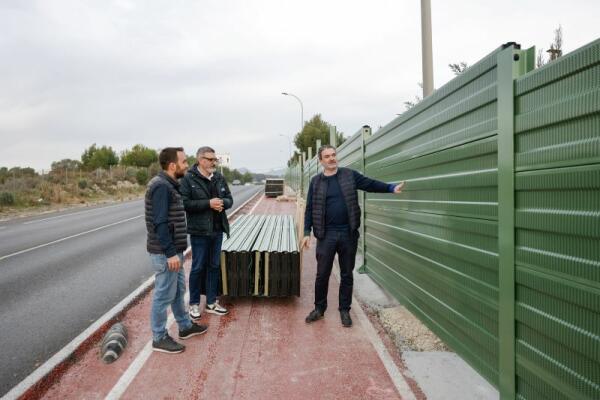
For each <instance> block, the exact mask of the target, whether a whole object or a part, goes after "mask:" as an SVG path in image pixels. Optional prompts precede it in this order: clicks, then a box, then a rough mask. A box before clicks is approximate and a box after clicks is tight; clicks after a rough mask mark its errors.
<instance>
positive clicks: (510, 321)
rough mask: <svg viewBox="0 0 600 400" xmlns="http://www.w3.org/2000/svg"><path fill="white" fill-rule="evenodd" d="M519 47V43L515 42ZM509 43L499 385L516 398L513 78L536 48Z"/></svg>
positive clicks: (501, 137)
mask: <svg viewBox="0 0 600 400" xmlns="http://www.w3.org/2000/svg"><path fill="white" fill-rule="evenodd" d="M517 46H518V45H517ZM517 46H515V45H510V46H509V47H507V48H506V49H504V50H503V51H501V52H500V53H499V54H498V64H497V65H498V81H497V90H498V115H497V120H498V286H499V296H498V347H499V349H498V354H499V356H498V375H499V376H498V387H499V389H500V399H501V400H509V399H510V400H513V399H515V398H516V366H515V360H516V348H515V341H516V336H515V334H516V332H515V329H516V326H515V159H514V155H515V153H514V144H515V143H514V142H515V140H514V139H515V129H514V128H515V126H514V124H515V115H514V112H515V104H514V101H515V93H514V86H515V78H517V77H518V76H519V75H521V74H524V73H526V72H527V70H528V69H532V68H533V64H532V61H533V58H534V57H535V48H531V49H528V50H519V47H517Z"/></svg>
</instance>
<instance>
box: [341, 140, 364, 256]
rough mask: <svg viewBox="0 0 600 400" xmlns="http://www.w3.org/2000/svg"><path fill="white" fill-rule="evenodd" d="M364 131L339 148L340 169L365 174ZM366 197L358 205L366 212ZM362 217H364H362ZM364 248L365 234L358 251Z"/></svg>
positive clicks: (362, 225)
mask: <svg viewBox="0 0 600 400" xmlns="http://www.w3.org/2000/svg"><path fill="white" fill-rule="evenodd" d="M362 141H363V129H359V130H358V132H356V133H355V134H354V135H352V136H350V137H349V138H348V139H346V141H345V142H344V143H342V144H341V145H340V146H339V147H338V148H337V152H336V154H337V158H338V165H339V166H340V167H345V168H351V169H354V170H356V171H359V172H363V171H362V169H363V143H362ZM363 197H364V196H362V195H361V196H358V204H359V206H360V208H361V210H363V211H364V204H363V203H364V201H363ZM361 217H362V216H361ZM361 227H364V220H361ZM363 248H364V232H361V235H360V237H359V239H358V251H359V252H360V253H363V252H362V249H363Z"/></svg>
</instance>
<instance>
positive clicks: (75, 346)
mask: <svg viewBox="0 0 600 400" xmlns="http://www.w3.org/2000/svg"><path fill="white" fill-rule="evenodd" d="M262 193H263V191H262V190H259V191H258V192H256V193H255V194H254V195H252V197H250V198H249V199H248V200H246V201H245V202H244V203H242V204H241V205H240V206H239V207H238V208H236V209H235V210H233V211H232V212H231V214H229V215H228V216H227V217H228V218H229V217H232V216H234V215H235V214H237V213H238V212H239V211H241V210H242V208H244V207H245V206H246V205H247V204H248V203H249V202H250V201H252V200H254V199H255V198H256V197H257V196H258V195H260V194H262ZM136 218H139V217H136ZM191 254H192V253H191V247H188V248H187V249H186V250H185V251H184V253H183V257H184V259H188V258H190V257H191ZM153 286H154V275H152V276H151V277H150V278H148V279H147V280H146V281H145V282H144V283H142V284H141V285H140V286H138V287H137V288H136V289H135V290H134V291H133V292H132V293H130V294H129V295H128V296H127V297H125V298H124V299H123V300H121V301H120V302H119V303H118V304H117V305H115V306H114V307H113V308H111V309H110V310H109V311H107V312H106V313H105V314H104V315H103V316H101V317H100V318H98V319H97V320H96V321H95V322H94V323H93V324H92V325H90V326H89V327H88V328H87V329H86V330H84V331H83V332H81V333H80V334H79V335H78V336H77V337H76V338H75V339H73V340H72V341H71V342H69V343H68V344H67V345H66V346H65V347H63V348H62V349H61V350H59V351H58V352H57V353H55V354H54V355H53V356H52V357H50V359H48V360H47V361H46V362H45V363H43V364H42V365H40V366H39V367H38V368H36V369H35V370H34V371H33V372H32V373H31V374H29V375H28V376H27V377H26V378H25V379H23V380H22V381H21V382H19V383H18V384H17V385H16V386H14V387H13V388H12V389H11V390H10V391H9V392H8V393H6V394H5V395H4V396H3V397H2V399H3V400H5V399H6V400H12V399H18V398H20V397H24V396H25V397H29V396H31V397H34V398H35V396H33V393H35V392H37V391H38V390H42V391H43V392H45V390H47V389H48V388H50V386H52V385H53V384H54V383H55V382H54V381H53V380H54V378H56V377H55V376H54V374H53V372H55V371H57V370H63V371H61V372H59V374H60V375H62V372H64V370H66V369H67V367H68V366H69V364H71V363H75V362H76V361H77V359H76V358H75V359H73V355H75V354H82V353H85V352H86V351H87V350H89V349H90V348H91V347H92V346H93V345H94V344H95V343H96V341H97V340H98V339H100V336H102V335H103V334H104V333H106V331H108V329H109V328H110V327H111V326H112V324H113V323H114V322H116V320H118V318H119V317H120V316H122V314H123V313H125V311H127V310H128V309H129V308H131V306H132V305H133V304H134V303H135V302H136V301H137V300H141V299H142V298H143V297H144V296H145V295H146V294H147V293H148V292H149V291H150V290H151V289H152V287H153Z"/></svg>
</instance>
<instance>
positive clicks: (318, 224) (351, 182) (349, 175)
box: [304, 168, 395, 239]
mask: <svg viewBox="0 0 600 400" xmlns="http://www.w3.org/2000/svg"><path fill="white" fill-rule="evenodd" d="M323 177H324V175H323V173H322V172H321V173H320V174H317V175H315V176H314V177H313V178H312V179H311V181H310V185H309V188H308V195H307V196H306V210H305V212H304V236H309V235H310V231H311V229H312V230H313V233H314V235H315V237H316V238H317V239H323V238H324V237H325V231H326V230H327V227H326V226H325V219H326V218H325V211H326V209H327V204H326V199H327V184H326V181H325V179H323ZM337 178H338V183H339V185H340V189H341V190H342V197H343V200H344V202H345V203H346V208H347V209H348V225H349V228H350V231H352V232H354V231H357V230H358V228H359V227H360V206H359V204H358V193H357V192H356V190H357V189H360V190H364V191H366V192H372V193H392V192H393V191H394V188H395V185H393V184H391V183H385V182H381V181H377V180H375V179H371V178H367V177H366V176H364V175H362V174H360V173H359V172H357V171H355V170H352V169H349V168H338V171H337Z"/></svg>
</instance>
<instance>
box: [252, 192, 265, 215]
mask: <svg viewBox="0 0 600 400" xmlns="http://www.w3.org/2000/svg"><path fill="white" fill-rule="evenodd" d="M253 198H254V197H253ZM264 198H265V196H264V195H263V196H261V198H260V200H259V201H257V202H256V204H255V205H254V207H252V210H250V212H249V213H248V214H252V213H253V212H254V210H256V207H257V206H258V205H259V204H260V202H261V201H263V199H264ZM248 201H250V200H248Z"/></svg>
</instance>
